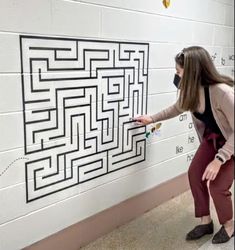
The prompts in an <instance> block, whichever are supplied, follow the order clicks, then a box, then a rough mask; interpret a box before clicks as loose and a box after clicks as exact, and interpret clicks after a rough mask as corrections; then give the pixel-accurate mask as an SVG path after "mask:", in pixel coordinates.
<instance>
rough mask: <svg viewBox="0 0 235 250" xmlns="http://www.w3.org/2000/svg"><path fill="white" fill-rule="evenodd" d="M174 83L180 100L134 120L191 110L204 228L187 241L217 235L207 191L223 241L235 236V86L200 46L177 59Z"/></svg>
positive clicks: (217, 238) (198, 212)
mask: <svg viewBox="0 0 235 250" xmlns="http://www.w3.org/2000/svg"><path fill="white" fill-rule="evenodd" d="M175 62H176V74H175V78H174V84H175V85H176V86H177V87H178V88H179V98H178V100H177V102H176V103H175V104H174V105H172V106H170V107H169V108H166V109H164V110H163V111H161V112H159V113H156V114H153V115H142V116H139V117H136V118H134V120H135V121H136V123H137V124H139V125H148V124H150V123H154V122H158V121H162V120H166V119H170V118H173V117H176V116H178V115H179V114H181V113H183V112H185V111H190V112H191V114H192V119H193V122H194V126H195V129H196V131H197V134H198V136H199V140H200V146H199V148H198V150H197V152H196V154H195V156H194V158H193V160H192V162H191V165H190V167H189V170H188V178H189V183H190V187H191V191H192V195H193V198H194V205H195V217H200V218H201V223H200V225H198V226H196V227H195V228H194V229H193V230H192V231H190V232H189V233H188V234H187V236H186V240H195V239H199V238H201V237H202V236H204V235H205V234H212V233H213V231H214V226H213V221H212V219H211V216H210V209H209V193H210V195H211V197H212V199H213V201H214V205H215V208H216V212H217V215H218V219H219V222H220V224H221V225H222V227H221V228H220V230H219V231H218V232H217V233H216V234H215V235H214V237H213V239H212V243H214V244H216V243H224V242H227V241H229V240H230V238H231V237H233V236H234V223H233V206H232V200H231V192H230V191H229V189H230V188H231V186H232V183H233V179H234V159H233V155H234V89H233V85H234V82H233V80H232V79H231V78H229V77H227V76H223V75H220V74H219V73H218V71H217V70H216V68H215V66H214V64H213V62H212V59H211V57H210V55H209V53H208V52H207V51H206V50H205V49H203V48H202V47H198V46H193V47H189V48H185V49H183V51H182V52H180V53H179V54H178V55H177V56H176V57H175Z"/></svg>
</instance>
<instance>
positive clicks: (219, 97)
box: [151, 83, 234, 162]
mask: <svg viewBox="0 0 235 250" xmlns="http://www.w3.org/2000/svg"><path fill="white" fill-rule="evenodd" d="M209 92H210V101H211V109H212V113H213V115H214V118H215V120H216V123H217V125H218V126H219V128H220V130H221V132H222V134H223V136H224V138H225V139H226V143H225V144H224V146H223V147H222V148H220V149H219V150H218V153H217V154H216V155H219V156H220V157H221V158H222V159H223V160H224V162H226V161H227V160H229V159H230V158H231V156H232V155H234V88H232V87H230V86H228V85H227V84H224V83H220V84H215V85H210V87H209ZM204 110H205V95H204V89H203V88H202V87H201V89H200V105H199V108H198V110H197V111H198V112H200V113H203V111H204ZM183 112H185V111H184V110H182V109H180V107H179V99H178V100H177V102H176V103H175V104H174V105H172V106H170V107H168V108H166V109H164V110H162V111H160V112H158V113H156V114H153V115H151V117H152V119H153V122H158V121H163V120H167V119H170V118H173V117H176V116H178V115H180V114H181V113H183ZM191 115H192V119H193V123H194V127H195V129H196V132H197V134H198V137H199V140H200V142H201V141H202V136H203V132H204V130H205V125H204V123H203V122H202V121H200V120H198V119H197V118H196V117H195V116H194V115H193V114H192V113H191Z"/></svg>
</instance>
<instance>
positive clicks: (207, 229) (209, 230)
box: [186, 221, 214, 240]
mask: <svg viewBox="0 0 235 250" xmlns="http://www.w3.org/2000/svg"><path fill="white" fill-rule="evenodd" d="M213 232H214V224H213V221H211V222H210V223H209V224H205V225H198V226H196V227H195V228H194V229H193V230H192V231H190V232H189V233H188V234H187V235H186V240H197V239H199V238H201V237H202V236H204V235H206V234H213Z"/></svg>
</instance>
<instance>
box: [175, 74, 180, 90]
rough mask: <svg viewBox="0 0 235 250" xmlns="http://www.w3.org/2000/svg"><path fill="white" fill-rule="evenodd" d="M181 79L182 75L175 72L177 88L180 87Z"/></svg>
mask: <svg viewBox="0 0 235 250" xmlns="http://www.w3.org/2000/svg"><path fill="white" fill-rule="evenodd" d="M180 81H181V77H180V76H179V75H177V74H175V77H174V81H173V83H174V84H175V86H176V88H177V89H178V88H179V84H180Z"/></svg>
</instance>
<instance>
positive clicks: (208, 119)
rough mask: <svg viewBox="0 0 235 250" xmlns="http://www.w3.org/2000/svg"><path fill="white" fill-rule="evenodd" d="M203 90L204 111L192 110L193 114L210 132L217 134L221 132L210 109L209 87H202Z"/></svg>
mask: <svg viewBox="0 0 235 250" xmlns="http://www.w3.org/2000/svg"><path fill="white" fill-rule="evenodd" d="M204 92H205V105H206V106H205V111H204V113H202V114H201V113H198V112H194V113H193V114H194V116H195V117H196V118H197V119H199V120H201V121H202V122H204V123H205V125H206V128H209V129H210V130H211V131H212V132H214V133H217V134H222V133H221V131H220V128H219V127H218V125H217V123H216V121H215V118H214V116H213V113H212V109H211V102H210V94H209V87H208V86H206V87H204Z"/></svg>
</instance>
